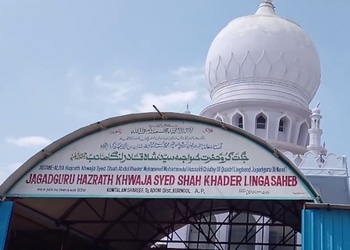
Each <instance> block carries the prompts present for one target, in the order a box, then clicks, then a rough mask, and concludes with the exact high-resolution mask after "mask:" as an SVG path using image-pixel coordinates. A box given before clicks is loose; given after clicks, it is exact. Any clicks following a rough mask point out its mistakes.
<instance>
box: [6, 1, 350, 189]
mask: <svg viewBox="0 0 350 250" xmlns="http://www.w3.org/2000/svg"><path fill="white" fill-rule="evenodd" d="M259 3H260V0H187V1H185V0H148V1H145V0H103V1H97V0H89V1H87V0H74V1H71V0H60V1H47V0H31V1H27V0H11V1H1V2H0V95H1V98H0V115H1V130H0V152H1V153H0V156H1V157H0V183H1V182H3V181H4V180H5V179H6V178H7V177H8V176H9V175H10V174H11V173H12V172H13V171H14V170H15V169H17V168H18V167H19V166H20V165H21V164H23V163H24V162H25V161H26V160H28V159H29V158H30V157H31V156H33V155H34V154H35V153H37V152H38V151H40V150H41V149H43V148H44V147H45V146H47V145H48V144H50V143H52V142H53V141H55V140H57V139H59V138H61V137H63V136H65V135H66V134H68V133H71V132H73V131H75V130H77V129H79V128H81V127H84V126H87V125H89V124H92V123H95V122H98V121H101V120H104V119H107V118H110V117H115V116H119V115H124V114H129V113H139V112H148V111H152V112H153V111H155V110H154V109H153V107H152V105H156V106H157V107H158V109H160V110H161V111H166V112H168V111H169V112H184V111H185V110H186V105H187V104H189V109H190V111H191V112H192V113H193V114H199V113H200V112H201V111H202V110H203V109H204V108H205V107H206V106H208V105H209V104H210V97H209V94H208V92H207V88H206V82H205V75H204V65H205V60H206V55H207V52H208V49H209V47H210V44H211V42H212V40H213V39H214V37H215V36H216V35H217V34H218V33H219V31H220V30H221V29H222V28H223V27H225V26H226V25H227V24H228V23H229V22H230V21H231V20H233V19H234V18H237V17H240V16H243V15H250V14H254V13H255V11H256V10H257V7H258V5H259ZM273 3H274V5H275V6H276V14H277V15H279V16H282V17H285V18H288V19H290V20H293V21H295V22H296V23H298V24H299V25H301V27H302V28H303V29H304V31H305V32H306V33H307V34H308V35H309V36H310V38H311V39H312V40H313V42H314V44H315V46H316V48H317V49H318V52H319V56H320V60H321V70H322V79H321V85H320V88H319V90H318V93H317V94H316V96H315V98H314V101H313V102H312V103H311V105H310V108H313V107H315V106H316V103H318V102H320V108H321V112H322V116H323V119H322V123H321V127H322V129H323V135H322V140H323V141H325V143H326V147H327V149H328V152H329V153H331V152H332V153H336V154H337V155H339V156H342V155H347V156H350V131H349V129H348V127H349V126H348V124H349V123H350V119H349V114H350V112H349V109H350V98H349V94H348V93H350V84H349V83H350V82H349V79H348V78H349V77H348V75H349V71H350V47H349V45H350V32H349V26H348V25H349V20H348V11H349V9H350V1H349V0H332V1H329V0H307V1H305V0H275V1H274V2H273Z"/></svg>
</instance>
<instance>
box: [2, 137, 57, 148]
mask: <svg viewBox="0 0 350 250" xmlns="http://www.w3.org/2000/svg"><path fill="white" fill-rule="evenodd" d="M6 141H7V142H8V143H11V144H13V145H15V146H18V147H45V146H47V145H49V144H50V143H51V140H49V139H47V138H45V137H42V136H26V137H20V138H7V139H6Z"/></svg>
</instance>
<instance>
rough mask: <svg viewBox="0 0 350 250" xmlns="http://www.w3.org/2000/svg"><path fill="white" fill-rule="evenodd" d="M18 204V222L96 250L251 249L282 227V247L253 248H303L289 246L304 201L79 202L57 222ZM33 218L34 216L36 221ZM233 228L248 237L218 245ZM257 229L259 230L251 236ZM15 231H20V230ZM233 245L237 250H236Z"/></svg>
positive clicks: (158, 200)
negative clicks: (186, 231)
mask: <svg viewBox="0 0 350 250" xmlns="http://www.w3.org/2000/svg"><path fill="white" fill-rule="evenodd" d="M92 200H93V201H92ZM14 201H15V210H14V216H15V217H16V216H17V217H18V218H19V217H21V219H22V220H23V219H24V220H27V221H28V222H29V221H31V223H34V224H36V225H37V226H39V227H42V228H43V231H52V232H54V231H57V232H59V234H60V237H61V238H62V245H64V243H65V242H66V241H69V236H70V235H78V236H79V237H80V238H81V237H82V238H84V239H87V240H88V241H89V242H90V244H91V245H92V246H95V247H96V248H98V247H103V248H104V249H107V248H108V249H148V248H150V247H153V248H157V247H159V244H163V245H164V244H165V245H171V244H170V243H182V245H183V248H184V249H191V248H190V247H191V246H190V245H191V243H192V244H197V245H198V244H200V243H210V244H213V245H214V246H215V249H222V250H223V249H225V250H226V249H227V250H232V249H237V248H238V247H240V246H247V245H252V244H253V243H251V242H250V241H249V240H250V238H251V237H255V235H257V234H259V233H263V234H264V233H265V229H266V227H280V228H282V229H281V230H282V231H283V232H284V233H283V237H282V238H281V239H280V240H279V242H274V243H273V242H261V243H254V245H256V246H257V245H258V246H268V247H269V249H278V247H279V246H291V247H297V246H299V245H298V244H296V241H295V240H294V243H293V244H290V243H288V241H289V240H290V239H292V238H294V237H295V235H296V234H297V232H300V227H301V209H302V207H303V205H304V201H272V200H199V199H198V200H196V199H194V200H190V199H98V200H96V199H77V200H76V201H75V202H74V203H72V205H71V206H70V207H69V208H68V209H66V210H65V212H64V213H62V214H61V215H60V216H58V217H57V218H53V217H50V216H49V215H48V214H45V213H42V212H41V211H37V210H35V209H33V208H32V207H30V206H28V205H26V204H25V201H26V199H23V200H22V199H18V200H16V199H15V200H14ZM34 201H38V202H43V203H45V204H46V202H47V203H48V204H49V203H50V199H47V198H46V199H44V198H42V199H36V200H33V202H34ZM94 204H95V205H94ZM115 209H118V210H119V212H118V213H115V216H114V217H113V218H111V216H110V212H109V211H111V210H115ZM83 210H84V212H86V213H89V214H94V215H95V216H94V217H95V218H91V216H87V217H86V218H76V217H74V216H73V215H74V214H76V213H80V211H83ZM88 210H89V211H88ZM223 213H226V214H227V215H226V217H225V219H224V220H222V221H212V220H210V219H208V218H211V217H212V216H214V215H217V214H223ZM33 214H35V215H36V217H33ZM240 214H246V216H247V218H248V216H249V215H254V216H255V217H256V218H258V219H257V220H256V222H255V223H250V222H248V219H247V221H246V222H244V223H237V222H235V218H236V217H237V216H238V215H240ZM104 225H105V226H104ZM185 225H192V226H193V227H194V228H195V229H197V230H198V231H199V233H200V234H202V235H204V238H205V241H203V240H202V241H200V240H197V241H191V240H189V237H188V235H186V237H181V235H179V233H178V232H177V230H178V229H180V228H181V227H183V226H185ZM204 225H206V226H208V225H209V228H211V229H210V230H211V231H210V235H211V236H212V237H208V235H207V232H204V229H203V228H204ZM212 225H215V227H216V229H215V230H214V229H212V227H211V226H212ZM235 225H236V226H237V225H239V226H244V228H245V233H246V234H245V235H246V236H245V237H244V238H243V239H241V240H240V241H237V242H233V241H232V239H230V235H231V234H230V233H229V234H228V236H229V237H227V238H226V240H224V241H220V239H219V238H218V237H217V232H218V231H219V230H221V229H222V228H223V227H227V226H228V227H229V228H231V227H232V226H235ZM102 226H103V229H102V230H101V231H99V232H98V233H97V234H95V235H91V234H89V232H88V231H84V230H82V228H89V227H92V228H93V227H95V228H97V227H102ZM253 226H254V227H255V228H256V231H255V232H253V233H252V232H251V231H252V230H251V229H252V227H253ZM287 227H290V228H292V229H293V230H292V231H290V232H289V231H287V230H286V228H287ZM11 230H20V228H12V229H11ZM62 235H63V237H62ZM234 245H235V246H237V247H236V248H234ZM9 249H11V248H9ZM61 249H65V248H64V247H62V248H61ZM192 249H193V248H192ZM293 249H294V248H293Z"/></svg>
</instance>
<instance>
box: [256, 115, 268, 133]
mask: <svg viewBox="0 0 350 250" xmlns="http://www.w3.org/2000/svg"><path fill="white" fill-rule="evenodd" d="M256 128H257V129H266V117H265V116H264V115H263V114H260V115H259V116H257V118H256Z"/></svg>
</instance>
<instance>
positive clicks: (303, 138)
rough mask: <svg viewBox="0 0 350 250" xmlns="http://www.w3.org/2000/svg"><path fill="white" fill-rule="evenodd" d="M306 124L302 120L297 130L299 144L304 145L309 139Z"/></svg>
mask: <svg viewBox="0 0 350 250" xmlns="http://www.w3.org/2000/svg"><path fill="white" fill-rule="evenodd" d="M308 130H309V128H308V125H307V124H306V123H305V122H304V123H303V124H302V125H301V126H300V130H299V135H298V145H300V146H306V145H307V142H308V139H309V133H308Z"/></svg>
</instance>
